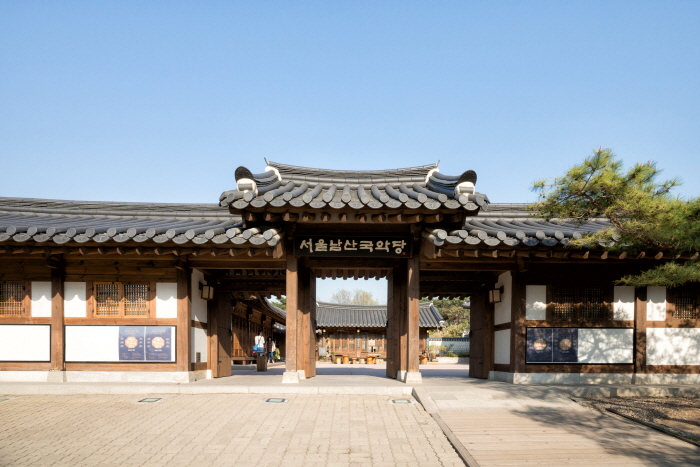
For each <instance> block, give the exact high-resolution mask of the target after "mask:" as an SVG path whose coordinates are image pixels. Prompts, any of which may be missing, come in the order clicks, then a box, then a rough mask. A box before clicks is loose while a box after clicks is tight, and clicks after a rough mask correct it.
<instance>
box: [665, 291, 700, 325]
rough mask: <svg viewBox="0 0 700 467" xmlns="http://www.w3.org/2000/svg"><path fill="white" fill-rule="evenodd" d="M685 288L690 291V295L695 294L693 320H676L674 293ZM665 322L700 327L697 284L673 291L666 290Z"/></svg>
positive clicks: (699, 300)
mask: <svg viewBox="0 0 700 467" xmlns="http://www.w3.org/2000/svg"><path fill="white" fill-rule="evenodd" d="M686 287H687V288H689V289H690V291H691V293H692V292H695V318H677V317H676V316H675V313H676V292H677V291H678V289H681V288H686ZM666 321H667V322H670V323H674V324H678V325H684V326H690V327H698V326H700V287H699V286H698V285H697V284H687V285H685V286H681V287H677V288H673V289H671V288H667V289H666Z"/></svg>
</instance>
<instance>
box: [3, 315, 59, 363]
mask: <svg viewBox="0 0 700 467" xmlns="http://www.w3.org/2000/svg"><path fill="white" fill-rule="evenodd" d="M0 361H3V362H50V361H51V326H50V325H48V324H0Z"/></svg>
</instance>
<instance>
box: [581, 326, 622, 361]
mask: <svg viewBox="0 0 700 467" xmlns="http://www.w3.org/2000/svg"><path fill="white" fill-rule="evenodd" d="M633 355H634V329H632V328H621V329H596V328H588V329H581V328H579V330H578V362H579V363H620V364H622V363H634V360H633Z"/></svg>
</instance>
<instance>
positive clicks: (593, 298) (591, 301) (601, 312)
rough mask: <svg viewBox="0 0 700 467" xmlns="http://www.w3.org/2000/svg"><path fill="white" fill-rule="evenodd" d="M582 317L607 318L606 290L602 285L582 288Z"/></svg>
mask: <svg viewBox="0 0 700 467" xmlns="http://www.w3.org/2000/svg"><path fill="white" fill-rule="evenodd" d="M580 299H581V314H580V316H579V317H580V318H581V319H594V320H595V319H606V318H607V317H608V305H607V304H606V303H605V291H604V290H603V288H602V287H585V288H583V289H581V297H580Z"/></svg>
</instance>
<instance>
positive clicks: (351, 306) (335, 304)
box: [316, 300, 386, 310]
mask: <svg viewBox="0 0 700 467" xmlns="http://www.w3.org/2000/svg"><path fill="white" fill-rule="evenodd" d="M316 304H317V305H321V306H327V307H332V308H348V309H351V310H352V309H359V308H362V309H368V308H375V309H382V310H386V304H384V305H355V304H344V303H332V302H323V301H320V300H316Z"/></svg>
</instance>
